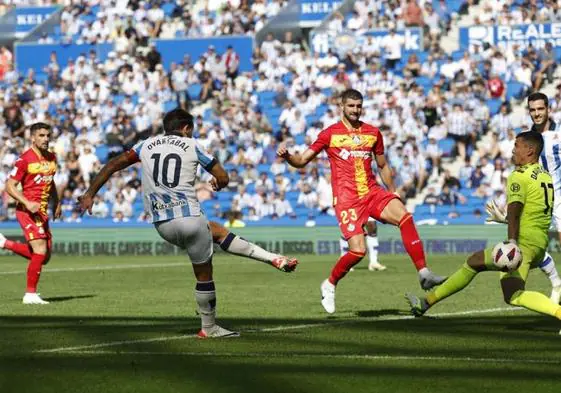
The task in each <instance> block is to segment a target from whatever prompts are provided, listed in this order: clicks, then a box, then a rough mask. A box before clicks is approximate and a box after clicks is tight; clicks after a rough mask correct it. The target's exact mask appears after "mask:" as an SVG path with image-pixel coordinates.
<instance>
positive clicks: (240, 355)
mask: <svg viewBox="0 0 561 393" xmlns="http://www.w3.org/2000/svg"><path fill="white" fill-rule="evenodd" d="M65 353H68V354H75V355H134V356H136V355H145V356H189V357H192V356H199V357H227V358H247V357H257V358H260V357H267V358H270V357H277V358H285V357H286V356H287V353H283V352H155V351H79V350H72V351H65ZM289 356H290V357H291V358H292V357H297V358H324V359H329V358H332V359H353V360H398V361H399V360H409V361H443V362H449V361H457V362H477V363H503V364H504V363H517V364H525V363H531V364H561V359H559V360H556V359H512V358H504V357H502V358H474V357H469V356H466V357H461V356H406V355H365V354H345V353H341V354H338V353H293V352H291V353H290V355H289Z"/></svg>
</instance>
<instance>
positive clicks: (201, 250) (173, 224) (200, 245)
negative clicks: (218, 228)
mask: <svg viewBox="0 0 561 393" xmlns="http://www.w3.org/2000/svg"><path fill="white" fill-rule="evenodd" d="M154 227H155V228H156V230H157V231H158V233H159V234H160V236H161V237H162V239H164V240H166V241H168V242H169V243H171V244H173V245H174V246H177V247H179V248H181V249H182V250H185V251H187V255H189V258H190V259H191V263H193V264H201V263H206V262H208V261H209V260H210V258H212V252H213V248H212V247H213V246H212V233H211V232H210V227H209V225H208V220H207V219H206V217H205V216H193V217H181V218H173V219H171V220H167V221H160V222H155V223H154Z"/></svg>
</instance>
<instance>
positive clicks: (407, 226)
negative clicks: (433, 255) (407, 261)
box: [380, 199, 446, 290]
mask: <svg viewBox="0 0 561 393" xmlns="http://www.w3.org/2000/svg"><path fill="white" fill-rule="evenodd" d="M380 218H381V219H382V220H384V221H385V222H387V223H390V224H393V225H395V226H397V227H399V230H400V232H401V239H402V240H403V245H404V246H405V250H406V251H407V254H409V257H410V258H411V260H412V261H413V264H414V265H415V268H416V269H417V271H418V273H419V281H420V283H421V288H423V289H424V290H429V289H431V288H432V287H434V286H436V285H439V284H441V283H442V282H444V280H445V279H446V278H445V277H442V276H438V275H436V274H434V273H433V272H432V271H431V270H430V269H429V268H428V267H427V264H426V260H425V251H424V250H423V242H422V241H421V239H420V238H419V234H418V233H417V228H416V227H415V222H414V221H413V216H412V215H411V213H409V212H408V211H407V210H406V209H405V206H404V205H403V202H401V200H399V199H392V200H391V201H390V202H389V203H388V204H387V205H386V207H385V208H384V210H383V211H382V214H381V215H380Z"/></svg>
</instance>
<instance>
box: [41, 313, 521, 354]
mask: <svg viewBox="0 0 561 393" xmlns="http://www.w3.org/2000/svg"><path fill="white" fill-rule="evenodd" d="M518 310H522V308H514V307H499V308H488V309H484V310H467V311H457V312H448V313H439V314H431V315H430V316H432V317H437V318H439V317H458V316H464V315H477V314H490V313H495V312H504V311H518ZM408 319H415V317H414V316H412V315H398V316H384V317H378V318H372V319H366V318H365V319H359V320H357V319H353V320H344V321H326V322H318V323H307V324H300V325H288V326H276V327H271V328H263V329H248V330H246V331H245V333H264V332H279V331H286V330H296V329H307V328H318V327H326V326H335V325H351V324H357V323H366V322H384V321H401V320H408ZM194 337H196V335H194V334H190V335H180V336H160V337H154V338H146V339H139V340H124V341H111V342H105V343H100V344H91V345H78V346H74V347H59V348H52V349H40V350H37V351H34V352H35V353H56V352H73V351H74V352H75V351H81V350H88V349H96V348H107V347H116V346H120V345H131V344H143V343H152V342H160V341H173V340H185V339H188V338H194Z"/></svg>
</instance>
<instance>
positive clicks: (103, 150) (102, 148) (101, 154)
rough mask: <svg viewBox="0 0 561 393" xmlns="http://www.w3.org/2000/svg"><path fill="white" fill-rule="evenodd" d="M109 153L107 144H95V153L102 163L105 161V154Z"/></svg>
mask: <svg viewBox="0 0 561 393" xmlns="http://www.w3.org/2000/svg"><path fill="white" fill-rule="evenodd" d="M108 154H109V148H108V147H107V145H97V146H96V147H95V155H96V156H97V157H98V158H99V161H100V162H101V163H102V164H105V163H106V162H107V155H108Z"/></svg>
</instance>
